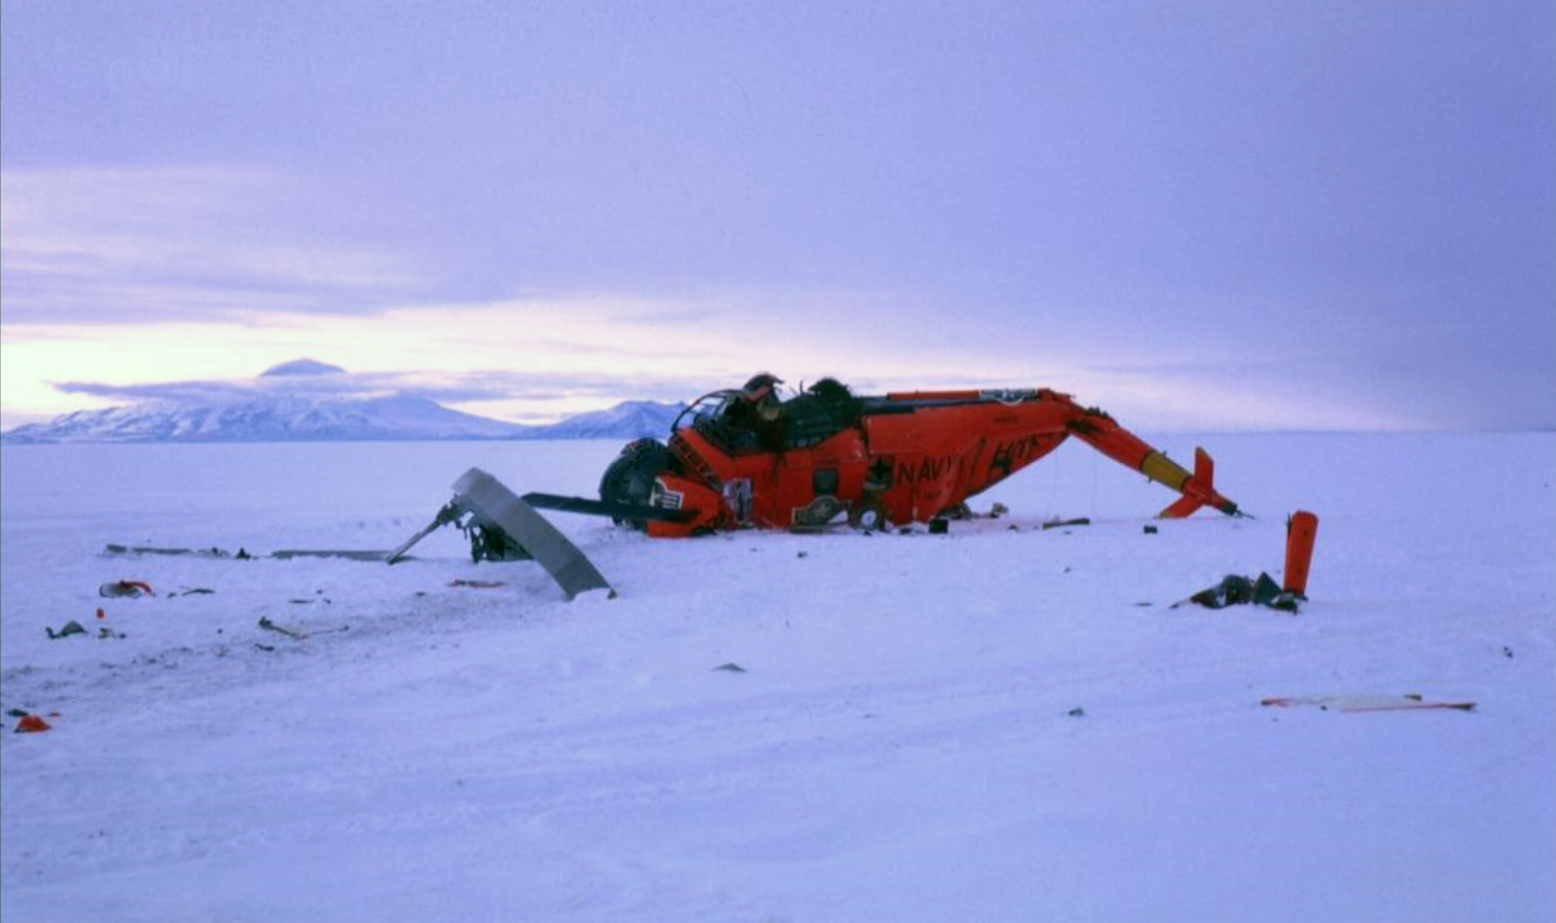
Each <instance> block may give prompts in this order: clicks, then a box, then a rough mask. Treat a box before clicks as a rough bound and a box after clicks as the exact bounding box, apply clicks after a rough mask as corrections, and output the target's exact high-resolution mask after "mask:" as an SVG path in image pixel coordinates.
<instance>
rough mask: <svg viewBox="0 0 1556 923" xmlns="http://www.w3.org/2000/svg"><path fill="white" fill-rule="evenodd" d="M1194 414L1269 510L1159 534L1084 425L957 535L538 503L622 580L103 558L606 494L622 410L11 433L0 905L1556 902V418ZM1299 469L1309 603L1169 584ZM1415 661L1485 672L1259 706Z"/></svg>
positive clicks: (396, 913) (1202, 574)
mask: <svg viewBox="0 0 1556 923" xmlns="http://www.w3.org/2000/svg"><path fill="white" fill-rule="evenodd" d="M1152 441H1153V442H1155V444H1158V445H1160V446H1162V447H1163V448H1167V449H1169V450H1170V451H1172V452H1173V454H1174V455H1175V456H1177V457H1187V456H1188V455H1189V453H1191V452H1192V448H1193V445H1194V442H1195V440H1194V439H1192V438H1184V437H1163V438H1159V439H1156V440H1152ZM1198 441H1201V442H1203V443H1204V444H1205V445H1206V446H1207V447H1208V448H1209V449H1210V451H1211V452H1212V454H1214V455H1215V456H1216V460H1217V465H1218V468H1217V470H1218V483H1219V484H1220V486H1221V487H1222V488H1223V492H1224V493H1226V494H1227V495H1228V496H1231V497H1232V498H1233V499H1235V500H1237V501H1238V502H1239V503H1241V504H1242V505H1243V507H1244V508H1245V509H1247V510H1249V511H1251V512H1253V513H1255V514H1256V515H1257V516H1258V517H1259V518H1257V519H1251V520H1249V519H1243V520H1235V521H1234V520H1228V519H1225V518H1222V517H1218V516H1214V515H1211V514H1207V513H1201V514H1199V516H1197V517H1195V518H1194V519H1192V520H1189V521H1183V522H1162V523H1153V524H1156V525H1159V528H1160V532H1159V533H1158V534H1155V535H1148V534H1145V533H1144V532H1143V529H1142V526H1143V525H1144V524H1146V523H1147V522H1148V521H1150V520H1148V518H1147V517H1148V516H1149V515H1150V514H1152V513H1154V512H1155V511H1156V510H1158V509H1160V508H1161V507H1162V506H1164V505H1165V504H1166V502H1167V501H1168V500H1170V499H1171V497H1170V495H1168V494H1167V493H1166V492H1164V491H1162V490H1161V489H1160V488H1157V487H1154V486H1152V485H1148V484H1144V483H1141V479H1140V478H1139V477H1138V476H1137V475H1132V474H1131V473H1129V472H1127V471H1125V470H1123V469H1121V468H1118V467H1117V466H1115V465H1113V464H1112V463H1111V462H1108V461H1107V460H1106V459H1102V458H1101V457H1100V456H1095V455H1093V454H1091V453H1089V452H1088V451H1087V450H1086V449H1085V448H1084V447H1083V446H1077V445H1066V446H1065V447H1064V448H1062V449H1061V450H1060V452H1059V453H1056V455H1055V456H1054V457H1053V458H1052V459H1050V460H1047V461H1045V462H1043V463H1042V464H1040V465H1039V466H1037V467H1035V468H1033V469H1031V470H1029V471H1027V472H1024V473H1023V474H1021V475H1018V476H1017V477H1016V478H1013V479H1012V480H1011V481H1010V482H1007V483H1006V484H1004V485H1001V486H1000V487H999V488H997V489H996V490H995V491H991V492H990V493H989V494H986V495H985V496H983V497H980V498H977V499H976V500H975V502H974V504H973V505H974V507H975V508H977V509H980V510H981V509H987V508H988V506H989V504H991V503H992V502H994V501H996V500H998V501H1001V502H1004V503H1006V504H1007V505H1009V506H1010V507H1011V510H1012V514H1011V516H1010V517H1009V518H1006V519H1002V520H996V521H987V520H981V521H976V522H968V523H954V524H953V525H952V527H951V534H949V535H946V536H931V535H928V534H924V533H923V532H916V533H915V534H912V535H907V536H899V535H872V536H864V535H856V534H851V533H846V532H843V533H840V534H836V535H827V536H795V535H788V534H773V533H740V534H735V535H727V536H718V537H712V538H707V539H699V540H694V541H688V542H670V541H663V542H661V541H652V540H648V539H646V538H643V537H641V536H638V535H635V534H632V533H628V532H625V531H622V530H618V529H615V528H612V527H610V526H608V525H606V524H604V523H602V522H599V521H597V520H591V519H587V518H582V517H574V516H567V515H563V514H558V515H553V516H551V518H552V520H553V521H554V522H556V523H558V525H559V526H560V527H562V528H563V530H564V531H566V532H568V533H569V534H570V535H571V536H572V537H573V538H574V540H575V541H577V542H578V543H579V544H580V546H581V547H582V548H584V550H585V551H586V552H587V553H588V554H589V555H590V556H591V558H592V559H593V560H594V561H595V563H596V564H597V566H599V568H600V570H601V571H602V572H603V573H604V574H605V575H606V576H607V577H608V578H609V579H611V580H612V581H613V583H614V585H615V586H616V587H617V589H618V590H619V591H620V596H619V598H617V599H614V600H607V599H604V598H603V597H602V596H601V595H600V594H590V595H588V596H585V597H582V598H580V599H578V600H576V601H574V602H572V603H566V602H563V601H562V600H561V598H560V593H559V592H558V591H557V590H556V588H555V585H554V584H552V583H551V582H550V580H549V578H547V577H546V576H545V574H544V573H543V572H541V571H540V570H539V569H538V568H537V567H535V566H533V565H529V564H504V565H491V564H483V565H473V564H471V563H470V562H469V560H468V558H467V557H466V556H465V553H464V548H463V545H462V542H461V540H460V539H459V537H458V535H457V533H454V532H453V531H451V530H444V532H442V533H439V534H437V535H434V536H433V537H432V538H430V539H428V540H427V541H426V542H424V543H423V544H422V545H420V546H418V547H417V549H416V552H415V553H416V554H417V555H418V558H417V560H413V561H409V562H406V563H404V564H401V565H397V566H395V567H386V566H384V565H381V564H371V563H361V562H351V561H343V560H316V559H296V560H291V561H277V560H268V559H265V560H253V561H238V560H232V559H211V558H198V557H180V558H161V557H157V558H154V557H141V558H123V557H105V556H103V555H101V554H100V552H101V550H102V546H103V544H104V543H105V542H109V541H114V542H120V543H124V544H143V543H144V544H154V545H189V546H197V547H207V546H211V545H219V546H221V547H223V548H226V549H228V550H236V548H237V547H239V546H242V547H244V548H246V549H247V550H249V551H251V552H256V553H258V552H265V551H270V550H275V549H278V548H285V547H292V548H296V547H332V548H387V547H392V546H393V545H395V544H397V543H398V542H399V541H401V540H403V539H404V538H405V537H408V536H409V534H410V533H411V532H413V531H415V529H416V528H418V527H420V526H421V525H422V524H424V522H425V521H427V520H428V519H430V517H431V515H432V513H433V512H435V511H436V509H437V507H438V506H439V505H441V503H442V502H444V501H445V500H446V499H447V496H448V490H447V488H448V484H450V483H451V482H452V481H453V480H454V478H455V477H457V476H458V475H459V474H460V473H461V472H462V471H463V470H464V469H465V468H466V467H469V466H470V465H479V466H481V467H483V468H486V470H488V471H490V472H492V473H493V474H495V475H497V476H498V477H499V478H501V479H502V480H503V481H504V482H505V483H507V484H508V485H509V486H510V487H513V488H515V489H516V490H519V491H520V492H522V491H524V490H530V489H540V490H548V491H554V492H558V493H578V494H585V495H587V494H590V493H592V491H593V488H594V486H595V482H596V480H597V478H598V473H599V471H600V470H601V469H603V467H604V465H605V463H606V462H607V461H608V460H609V459H610V458H611V457H612V456H613V455H614V452H615V449H616V446H615V445H614V444H611V443H546V444H533V443H520V444H513V443H507V444H486V443H458V444H444V443H428V444H413V445H394V446H384V445H356V444H346V445H327V446H326V445H305V446H296V445H291V446H287V445H255V446H198V447H194V446H179V447H164V446H111V447H89V446H63V447H6V448H5V450H4V455H3V461H4V464H3V467H0V477H3V494H0V497H3V511H0V512H3V516H0V529H3V540H0V571H3V574H0V576H3V592H0V642H3V643H0V668H3V690H0V697H3V704H4V707H5V708H6V709H11V708H23V709H26V710H29V711H40V712H43V713H45V714H47V713H49V712H52V711H58V712H59V717H57V718H50V719H49V720H50V721H51V723H52V724H53V725H54V730H52V731H50V732H48V733H45V734H33V735H25V734H5V735H0V739H3V749H0V756H3V762H0V767H3V781H4V784H3V786H0V819H3V831H0V832H3V835H0V873H3V887H0V900H3V912H4V916H5V918H6V919H7V920H8V921H16V920H22V921H26V920H61V921H64V920H127V921H131V920H147V921H150V920H158V921H167V920H191V921H192V920H232V921H248V920H253V921H274V920H317V919H331V920H364V921H366V920H386V919H388V920H421V919H438V920H472V921H474V920H516V919H522V920H531V919H533V920H551V919H588V920H659V919H663V920H704V919H705V920H752V921H774V920H792V921H808V920H860V919H896V920H925V921H929V920H936V921H938V920H947V921H949V920H974V919H976V920H1015V919H1022V920H1026V919H1066V920H1138V919H1154V920H1185V921H1188V920H1194V921H1205V920H1227V921H1232V920H1238V921H1245V920H1271V921H1280V920H1312V919H1323V920H1358V921H1361V920H1365V921H1378V920H1410V921H1412V923H1419V921H1435V920H1441V921H1456V920H1470V919H1497V920H1508V921H1522V920H1528V921H1536V920H1539V921H1544V920H1547V919H1549V918H1550V915H1551V912H1552V910H1553V909H1556V864H1553V863H1552V862H1551V861H1550V859H1551V857H1552V856H1553V855H1556V785H1553V784H1552V783H1553V782H1556V709H1553V704H1556V703H1553V699H1556V669H1553V667H1556V604H1553V597H1552V593H1553V590H1552V587H1553V586H1556V554H1552V552H1553V551H1556V494H1553V492H1552V489H1551V486H1550V482H1551V480H1552V477H1553V475H1556V464H1553V462H1556V436H1552V435H1551V434H1539V435H1429V436H1428V435H1423V436H1359V435H1358V436H1352V435H1257V436H1254V435H1239V436H1207V437H1204V438H1202V439H1200V440H1198ZM1298 508H1306V509H1310V510H1313V511H1314V512H1316V513H1318V515H1319V516H1320V520H1321V521H1320V526H1319V534H1318V543H1317V553H1316V555H1315V561H1314V566H1313V575H1312V579H1311V582H1310V594H1311V595H1312V596H1313V600H1312V602H1311V603H1310V604H1309V605H1307V606H1306V607H1304V609H1303V612H1302V613H1301V614H1300V615H1298V616H1288V615H1284V614H1280V613H1276V612H1272V611H1270V610H1265V609H1258V608H1251V607H1237V608H1232V609H1228V610H1223V611H1219V612H1209V611H1206V610H1202V609H1199V608H1197V607H1183V608H1178V609H1172V608H1170V606H1171V604H1172V603H1173V602H1174V601H1176V600H1179V599H1182V598H1184V597H1186V596H1188V595H1189V594H1190V593H1192V592H1194V591H1196V590H1198V589H1201V588H1203V587H1204V586H1208V585H1210V584H1212V583H1214V582H1216V581H1217V580H1219V579H1220V578H1221V577H1222V576H1224V575H1225V574H1227V573H1240V574H1246V575H1253V574H1257V573H1258V571H1260V570H1268V571H1270V572H1271V573H1272V574H1275V575H1276V576H1277V578H1278V577H1279V568H1280V565H1281V561H1282V553H1283V545H1284V524H1283V523H1284V516H1285V515H1286V514H1287V513H1289V512H1290V511H1292V510H1294V509H1298ZM1073 516H1089V517H1091V518H1092V520H1093V523H1092V524H1091V525H1089V526H1083V527H1073V528H1067V529H1051V530H1042V529H1040V528H1039V525H1040V523H1041V522H1042V521H1044V520H1046V519H1048V518H1051V517H1065V518H1068V517H1073ZM1012 525H1014V526H1015V527H1016V528H1015V530H1014V531H1013V530H1012V529H1011V528H1010V527H1011V526H1012ZM126 578H129V579H145V580H147V581H148V582H150V583H151V584H152V586H153V587H155V588H156V589H157V591H158V593H159V595H158V596H157V597H156V598H142V599H133V600H125V599H108V600H105V599H100V598H99V597H98V596H97V593H96V591H97V587H98V585H99V584H101V583H103V582H105V581H109V580H116V579H126ZM456 578H463V579H467V580H501V581H504V582H505V584H506V585H505V586H503V587H499V588H492V589H478V588H470V587H452V586H449V585H448V584H449V581H451V580H453V579H456ZM182 587H203V588H210V589H213V590H214V591H215V592H214V593H212V594H210V595H188V596H186V595H178V596H172V597H169V596H168V593H169V592H177V591H178V590H179V589H180V588H182ZM293 600H301V602H293ZM326 600H327V601H326ZM1146 604H1149V605H1146ZM97 606H102V607H103V608H104V609H105V613H106V618H105V619H103V620H102V621H98V620H96V619H95V618H93V610H94V609H95V608H96V607H97ZM260 616H267V617H269V618H271V619H274V620H275V621H277V622H285V623H289V624H296V625H300V626H302V627H303V628H305V629H308V630H312V631H315V632H325V631H328V630H330V629H337V628H341V627H343V626H349V629H348V630H344V631H334V632H332V633H317V634H314V635H313V636H311V637H309V638H306V639H304V640H301V641H298V640H294V639H291V638H288V637H285V636H283V635H280V634H276V633H274V632H267V631H263V630H261V629H260V628H258V627H257V625H256V622H257V620H258V618H259V617H260ZM68 619H76V620H77V621H80V622H81V623H82V625H83V626H84V627H86V628H87V629H88V633H89V636H88V637H73V638H66V639H62V640H57V641H51V640H49V639H48V638H47V637H46V635H45V632H44V630H43V628H44V626H45V625H47V626H51V627H54V628H58V627H59V626H60V625H61V624H63V622H64V621H66V620H68ZM105 627H106V628H109V629H111V630H113V631H116V632H123V633H124V634H125V636H126V637H124V638H122V639H120V638H110V639H98V638H97V637H96V634H97V633H98V630H99V629H100V628H105ZM726 664H736V665H738V666H739V667H740V668H741V669H742V670H743V672H740V671H734V670H726V669H718V668H719V667H721V666H724V665H726ZM1405 692H1419V693H1421V694H1423V695H1424V696H1426V697H1427V698H1428V699H1436V700H1446V701H1462V700H1472V701H1476V702H1478V703H1479V705H1478V708H1477V710H1476V711H1475V712H1472V713H1463V712H1458V711H1444V712H1399V713H1379V714H1340V713H1334V712H1325V711H1320V710H1318V709H1304V708H1292V709H1276V708H1267V707H1261V706H1260V705H1259V700H1260V699H1261V698H1264V697H1267V696H1276V695H1299V696H1300V695H1313V696H1319V695H1334V694H1353V693H1354V694H1374V693H1376V694H1400V693H1405ZM1076 709H1080V710H1081V712H1082V713H1081V714H1078V715H1072V714H1071V712H1072V711H1074V710H1076ZM8 720H10V721H11V723H12V724H14V719H8Z"/></svg>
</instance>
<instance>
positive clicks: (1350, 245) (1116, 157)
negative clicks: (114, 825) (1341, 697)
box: [0, 0, 1556, 428]
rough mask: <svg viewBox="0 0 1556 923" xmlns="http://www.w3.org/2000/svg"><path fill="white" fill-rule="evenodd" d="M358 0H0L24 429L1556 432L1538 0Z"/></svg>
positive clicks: (14, 324)
mask: <svg viewBox="0 0 1556 923" xmlns="http://www.w3.org/2000/svg"><path fill="white" fill-rule="evenodd" d="M378 6H379V5H377V4H373V5H368V4H351V3H326V4H319V3H269V2H267V3H255V4H229V3H211V2H198V3H129V2H126V3H111V4H104V3H99V2H93V3H78V2H70V0H47V2H44V0H32V2H28V0H23V2H11V0H5V2H4V4H3V7H0V9H3V22H0V42H3V49H0V51H3V54H0V69H3V73H0V119H3V122H0V156H3V168H0V181H3V183H0V197H3V202H0V206H3V207H0V216H3V222H4V223H3V229H0V248H3V264H0V270H3V272H0V306H3V315H0V323H3V333H4V335H3V341H0V350H3V352H4V356H5V360H4V362H3V363H0V367H3V369H4V375H5V378H4V393H3V403H4V408H3V409H4V412H5V415H6V425H11V424H12V423H14V422H21V421H22V420H23V419H24V418H27V417H28V416H35V415H37V414H49V413H53V412H59V411H60V410H62V409H68V408H70V407H77V406H86V405H87V401H86V400H85V399H84V395H89V394H98V395H102V394H108V395H111V394H112V393H113V392H114V390H115V389H125V393H126V394H129V393H131V390H132V389H136V388H140V387H141V386H145V385H177V384H179V383H181V382H183V381H185V380H202V381H203V380H210V379H214V378H221V377H228V378H243V377H247V376H251V375H254V374H256V373H258V372H259V371H261V370H262V369H264V368H265V367H267V366H269V365H273V364H275V363H277V362H281V361H285V360H288V359H296V358H299V357H301V356H312V357H314V358H317V359H320V360H324V361H329V362H336V363H339V364H341V365H344V366H346V367H347V368H349V369H351V370H352V371H353V372H359V373H362V374H364V375H370V376H373V377H374V379H373V380H374V381H379V382H382V381H383V380H384V379H385V378H386V377H393V376H395V375H399V374H404V375H405V376H407V378H406V380H407V381H413V380H414V381H417V382H422V383H423V384H425V383H426V382H428V381H429V378H430V377H436V376H438V375H441V374H444V373H446V374H447V376H448V378H449V381H448V382H445V383H443V385H442V387H445V389H448V388H456V389H457V386H458V384H459V383H460V382H464V383H473V382H478V381H481V380H482V379H483V378H485V379H487V380H488V381H489V382H491V383H495V384H489V385H488V386H486V388H485V391H486V392H488V393H485V394H484V396H483V401H484V403H481V404H479V405H477V404H471V405H469V406H467V407H465V409H472V410H475V411H477V412H488V413H491V414H492V415H501V416H508V417H520V416H533V415H539V416H544V415H546V414H547V413H548V412H552V411H560V410H565V409H582V408H583V406H584V405H585V404H589V405H592V406H598V405H599V404H600V403H602V402H608V401H609V400H612V399H617V398H628V397H656V398H661V399H675V398H685V397H689V396H692V394H691V393H688V390H689V391H691V392H695V391H698V390H703V389H705V388H713V387H718V386H721V385H725V384H728V383H730V380H731V379H735V378H739V379H743V378H744V377H745V375H746V374H748V373H749V372H750V371H752V370H755V369H758V368H771V369H772V370H773V371H776V372H778V373H779V374H781V375H784V377H786V378H788V379H790V380H791V382H792V381H796V380H798V379H799V378H802V377H810V378H814V377H816V376H818V375H821V374H834V375H837V376H839V377H842V378H844V379H845V380H851V381H854V382H856V383H858V384H860V385H862V386H864V387H865V388H867V389H868V388H870V387H871V386H876V387H903V386H909V387H911V386H939V385H943V384H954V383H965V384H980V383H981V384H990V385H1050V386H1053V387H1056V388H1059V389H1061V390H1069V391H1074V392H1077V394H1078V395H1079V396H1080V397H1081V398H1083V399H1085V400H1086V401H1087V402H1088V403H1099V404H1102V405H1104V406H1107V407H1109V408H1110V409H1121V410H1123V411H1125V412H1128V413H1131V414H1132V415H1133V416H1132V418H1131V421H1130V422H1132V423H1134V424H1135V425H1136V426H1138V427H1142V428H1149V427H1150V426H1151V425H1152V424H1153V423H1160V424H1163V425H1179V424H1181V425H1191V426H1225V427H1242V428H1247V427H1253V428H1283V427H1304V428H1312V427H1324V426H1337V427H1362V428H1368V427H1380V428H1414V427H1472V428H1482V427H1533V426H1540V427H1551V426H1556V4H1552V3H1550V2H1530V3H1514V2H1478V3H1467V2H1453V3H1444V2H1422V0H1411V2H1390V3H1379V2H1356V0H1346V2H1311V0H1303V2H1256V3H1196V4H1190V5H1179V4H1161V3H1110V4H1076V3H1038V2H1026V3H1008V4H988V3H965V4H963V3H957V4H945V3H934V4H929V3H880V4H873V3H871V4H841V3H817V4H805V3H794V2H782V3H707V4H699V3H677V4H604V3H552V4H527V5H518V4H506V3H457V2H455V3H426V4H412V3H398V4H393V5H388V6H389V7H390V8H387V9H379V8H377V7H378ZM224 370H225V371H224ZM530 373H532V375H531V374H530ZM527 375H529V376H530V377H527ZM569 376H576V377H577V378H578V379H579V380H580V381H581V382H582V381H587V382H588V383H589V384H588V388H587V389H580V390H579V391H578V392H577V393H576V395H575V398H576V402H575V403H574V404H566V403H559V402H558V401H557V398H556V394H557V393H558V392H559V391H565V390H566V382H567V379H568V377H569ZM62 383H69V384H70V386H71V390H69V391H61V390H60V389H58V388H56V387H54V385H57V384H62ZM613 383H614V384H613ZM699 385H703V386H704V387H699ZM498 386H500V387H501V389H503V392H504V393H503V394H501V395H493V394H491V393H489V392H491V391H492V390H493V389H494V388H496V387H498ZM688 386H690V388H688ZM429 387H430V385H429ZM94 388H95V389H96V390H95V391H94V390H93V389H94ZM126 399H128V398H126ZM1140 415H1144V416H1145V417H1146V419H1140Z"/></svg>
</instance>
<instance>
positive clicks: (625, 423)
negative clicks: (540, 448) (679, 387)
mask: <svg viewBox="0 0 1556 923" xmlns="http://www.w3.org/2000/svg"><path fill="white" fill-rule="evenodd" d="M685 406H686V405H685V404H661V403H658V402H656V401H623V402H621V403H620V404H617V405H616V406H615V407H612V408H610V409H609V410H593V411H590V412H588V413H580V414H577V415H576V416H571V417H568V418H567V419H565V420H562V421H560V422H557V423H551V424H549V425H546V426H535V427H531V428H530V431H529V432H528V433H526V434H525V436H526V438H531V439H639V438H643V437H654V438H659V439H663V438H664V437H665V435H666V434H667V433H669V432H670V424H672V423H674V422H675V418H676V416H677V415H679V414H680V412H681V410H682V408H684V407H685Z"/></svg>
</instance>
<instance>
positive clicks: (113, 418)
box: [3, 363, 681, 444]
mask: <svg viewBox="0 0 1556 923" xmlns="http://www.w3.org/2000/svg"><path fill="white" fill-rule="evenodd" d="M317 364H320V365H322V363H317ZM283 374H286V373H283ZM291 374H297V373H291ZM303 374H308V373H303ZM320 374H322V373H320ZM680 410H681V405H678V404H656V403H653V402H651V401H628V402H625V403H623V404H618V405H617V406H615V407H612V408H610V409H609V410H600V411H594V412H592V413H584V414H579V415H577V416H574V417H569V418H568V419H566V420H562V421H561V422H559V423H553V424H551V425H549V426H522V425H520V424H517V423H508V422H504V421H501V420H492V419H488V418H486V417H479V416H474V415H472V414H467V413H461V412H459V411H455V410H451V409H449V408H447V407H444V406H442V405H441V404H438V403H437V402H435V401H432V400H430V399H428V398H426V397H422V396H419V395H414V394H394V395H388V396H383V397H371V398H368V397H338V396H334V395H317V394H305V393H304V394H299V393H290V392H288V393H280V394H253V395H248V396H241V397H235V396H228V397H225V398H223V399H221V400H213V401H202V402H191V401H167V400H163V401H151V402H147V403H143V404H134V405H129V406H123V407H111V408H108V409H106V410H90V411H86V410H83V411H77V412H75V413H71V414H66V415H65V416H62V417H57V418H56V419H54V420H53V421H52V422H50V423H32V424H28V425H26V426H20V427H17V428H16V429H13V430H9V431H7V432H6V433H4V435H3V438H4V441H5V442H7V443H10V444H25V443H50V442H299V441H305V442H318V441H340V440H394V439H401V440H403V439H634V438H638V437H642V436H655V437H658V438H661V439H662V438H664V437H665V436H666V435H667V434H668V432H669V428H670V422H671V421H672V420H674V419H675V416H676V415H677V414H678V413H679V412H680Z"/></svg>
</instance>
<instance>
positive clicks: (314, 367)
mask: <svg viewBox="0 0 1556 923" xmlns="http://www.w3.org/2000/svg"><path fill="white" fill-rule="evenodd" d="M344 371H345V369H343V368H341V367H340V366H338V365H330V364H329V363H328V362H320V361H318V360H317V359H293V360H292V361H291V362H283V363H281V364H280V365H273V366H271V367H270V368H268V369H265V370H264V371H263V372H261V373H260V374H259V377H260V378H274V377H277V376H282V375H329V374H332V373H334V372H344Z"/></svg>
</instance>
